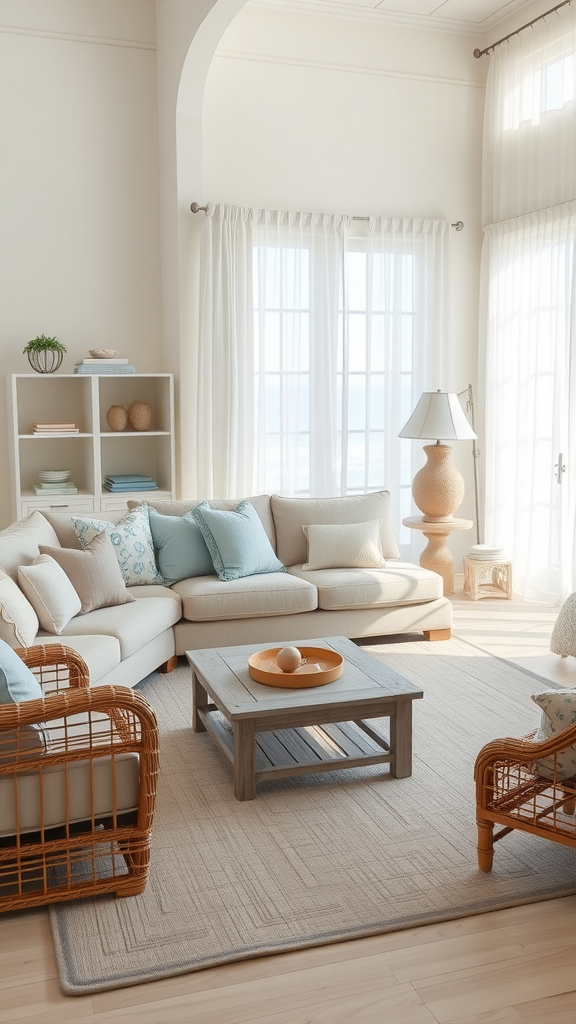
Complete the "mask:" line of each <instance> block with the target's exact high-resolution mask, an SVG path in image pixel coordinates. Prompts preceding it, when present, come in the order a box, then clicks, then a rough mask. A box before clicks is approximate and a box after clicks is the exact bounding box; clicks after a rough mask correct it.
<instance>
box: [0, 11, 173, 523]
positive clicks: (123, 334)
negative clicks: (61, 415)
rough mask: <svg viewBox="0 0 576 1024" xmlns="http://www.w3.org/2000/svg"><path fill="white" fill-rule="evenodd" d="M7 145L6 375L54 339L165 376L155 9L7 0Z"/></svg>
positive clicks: (1, 276)
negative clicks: (28, 347)
mask: <svg viewBox="0 0 576 1024" xmlns="http://www.w3.org/2000/svg"><path fill="white" fill-rule="evenodd" d="M0 138H1V139H2V158H1V160H0V237H1V239H2V244H1V246H0V281H1V285H0V288H1V299H0V352H1V356H2V370H3V373H4V374H6V373H12V372H27V371H28V370H29V369H30V368H29V365H28V362H27V359H26V356H24V355H22V348H23V347H24V345H25V343H26V342H27V341H28V340H29V339H30V338H32V337H34V336H35V335H36V334H40V333H44V334H48V335H56V336H57V337H58V338H59V339H60V340H61V341H62V342H63V343H64V344H65V345H66V346H67V349H68V353H67V356H66V357H65V361H64V364H63V367H62V369H63V371H67V372H71V371H72V368H73V364H74V362H75V361H76V360H78V359H80V358H82V357H83V356H85V355H87V354H88V349H89V348H92V347H96V346H106V347H108V346H111V347H113V348H118V349H119V350H120V352H121V354H122V355H124V356H127V357H129V358H130V359H131V360H133V361H134V363H135V364H136V368H137V369H138V370H142V371H146V370H150V371H152V370H161V369H163V355H162V339H161V305H162V303H161V286H160V241H159V238H160V233H159V184H158V126H157V100H156V45H155V5H154V0H49V2H47V0H0ZM4 395H5V390H3V397H2V401H1V404H0V409H1V411H2V414H1V415H0V473H2V475H3V476H4V477H5V476H6V474H7V472H8V460H7V432H6V421H7V417H6V414H5V406H6V401H5V397H4ZM63 412H64V410H63ZM9 521H10V502H9V496H8V495H7V494H6V490H5V489H2V490H1V491H0V526H5V525H6V524H7V522H9Z"/></svg>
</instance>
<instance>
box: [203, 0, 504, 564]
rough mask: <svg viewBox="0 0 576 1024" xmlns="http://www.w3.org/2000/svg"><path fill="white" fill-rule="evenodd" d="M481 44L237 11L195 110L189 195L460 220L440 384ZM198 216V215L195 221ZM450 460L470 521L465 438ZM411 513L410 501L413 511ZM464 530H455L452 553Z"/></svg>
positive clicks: (470, 292) (471, 279)
mask: <svg viewBox="0 0 576 1024" xmlns="http://www.w3.org/2000/svg"><path fill="white" fill-rule="evenodd" d="M483 44H484V40H483V39H478V38H471V37H469V36H465V35H458V34H447V33H439V32H424V31H417V30H413V29H407V28H399V27H395V26H391V25H389V24H388V25H384V24H382V23H377V22H376V21H374V22H366V21H353V20H346V19H344V18H335V17H325V16H318V15H305V14H302V13H298V12H294V13H292V12H290V11H289V10H286V9H274V10H272V9H268V8H265V7H258V6H256V5H254V6H251V5H248V6H246V7H245V8H244V9H243V10H242V11H241V12H240V13H239V14H238V15H237V16H236V18H235V19H234V21H233V22H232V24H231V25H230V27H229V29H228V30H227V32H226V33H225V35H224V36H223V38H222V39H221V42H220V45H219V47H218V50H217V51H216V56H215V58H214V60H213V62H212V65H211V67H210V71H209V75H208V79H207V84H206V91H205V97H204V109H203V148H204V194H203V195H202V196H195V197H193V198H195V199H197V200H198V201H202V200H206V199H209V200H210V201H213V202H231V203H237V204H241V205H244V204H245V205H248V206H258V207H269V208H280V209H297V210H315V211H328V212H347V213H351V214H358V215H366V214H384V215H394V216H407V217H429V218H438V219H443V220H448V221H450V222H454V221H458V220H462V221H464V224H465V227H464V230H463V231H462V232H459V233H456V232H455V233H454V236H453V252H454V310H453V313H454V336H455V343H456V352H455V366H454V377H453V381H452V382H443V381H439V382H438V384H437V386H438V387H449V388H451V387H455V388H456V390H458V391H460V390H463V389H464V388H466V386H467V384H468V383H469V382H472V383H474V384H476V379H477V372H476V371H477V336H478V281H479V263H480V249H481V244H482V232H481V227H480V182H481V142H482V122H483V107H484V82H485V75H486V70H487V64H486V62H485V61H482V60H476V59H475V58H474V57H473V54H472V51H473V50H474V47H475V46H482V45H483ZM198 216H199V217H200V216H202V215H201V214H199V215H198ZM455 462H456V464H457V465H458V467H459V468H460V471H461V472H462V473H463V475H464V476H465V479H466V483H467V493H466V497H465V501H464V504H463V505H462V506H461V509H460V512H459V514H460V515H464V516H466V517H470V518H474V513H473V485H472V458H471V452H470V446H469V445H468V444H466V445H464V444H463V445H462V446H461V447H460V448H459V447H457V450H456V452H455ZM414 511H415V513H417V509H415V510H414ZM475 539H476V537H475V534H474V536H473V535H472V533H470V534H462V535H460V536H454V537H453V538H452V540H451V549H452V550H453V551H454V552H455V554H456V555H457V556H458V557H461V554H462V552H465V551H466V550H467V549H468V548H469V547H470V544H471V543H472V542H475Z"/></svg>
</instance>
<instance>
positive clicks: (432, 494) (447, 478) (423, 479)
mask: <svg viewBox="0 0 576 1024" xmlns="http://www.w3.org/2000/svg"><path fill="white" fill-rule="evenodd" d="M424 451H425V452H426V459H427V461H426V465H425V466H423V467H422V469H420V470H418V472H417V473H416V476H415V477H414V480H413V481H412V496H413V498H414V502H415V504H416V506H417V508H419V509H420V511H421V512H422V513H423V515H424V520H425V521H426V522H428V523H442V522H449V521H450V520H451V519H452V516H453V513H454V512H455V511H456V509H457V508H458V506H459V505H460V503H461V502H462V498H463V497H464V480H463V479H462V476H461V474H460V473H459V472H458V470H457V469H455V468H454V466H453V465H452V462H451V456H452V448H451V446H450V445H449V444H427V445H424Z"/></svg>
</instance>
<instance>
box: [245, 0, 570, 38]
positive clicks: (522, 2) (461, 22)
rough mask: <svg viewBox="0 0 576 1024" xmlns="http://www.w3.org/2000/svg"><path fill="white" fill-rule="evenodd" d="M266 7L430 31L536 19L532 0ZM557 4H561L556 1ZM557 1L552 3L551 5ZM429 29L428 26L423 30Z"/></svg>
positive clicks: (348, 1) (310, 2)
mask: <svg viewBox="0 0 576 1024" xmlns="http://www.w3.org/2000/svg"><path fill="white" fill-rule="evenodd" d="M255 2H256V3H260V4H262V5H264V6H283V7H284V6H286V7H288V6H293V7H298V8H300V9H301V10H304V9H306V8H309V9H311V10H314V11H315V12H316V13H318V12H320V11H325V13H332V14H338V13H341V14H343V15H347V16H352V17H354V15H356V16H357V17H360V18H362V19H364V18H365V17H370V16H372V17H373V18H378V17H383V18H391V19H393V20H394V19H398V18H407V19H412V18H413V19H415V20H418V21H420V22H421V20H424V21H425V22H427V23H428V27H429V28H435V27H437V28H441V27H448V26H450V27H452V28H454V29H456V30H458V29H460V30H464V29H466V28H467V27H468V28H470V29H471V30H473V31H474V30H476V31H477V30H479V29H480V30H486V29H489V28H491V27H492V26H493V25H497V24H498V22H500V21H503V20H504V19H506V18H509V17H511V16H512V17H513V16H514V15H518V17H519V18H520V15H521V12H522V11H523V10H524V12H525V14H526V17H525V18H524V19H523V20H524V21H528V20H529V19H530V17H531V16H532V17H533V16H534V15H533V14H531V11H533V9H534V2H533V0H290V2H289V3H288V2H287V0H255ZM555 2H558V0H555ZM553 4H554V0H551V5H553ZM424 27H426V26H424Z"/></svg>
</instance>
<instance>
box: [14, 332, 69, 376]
mask: <svg viewBox="0 0 576 1024" xmlns="http://www.w3.org/2000/svg"><path fill="white" fill-rule="evenodd" d="M22 351H23V352H25V353H26V355H27V356H28V362H29V363H30V366H31V367H32V369H33V370H36V371H37V373H54V371H55V370H57V369H58V367H59V366H61V364H62V359H63V357H64V353H65V351H66V346H65V345H63V344H62V342H61V341H58V338H47V337H46V335H45V334H39V335H38V337H37V338H32V340H31V341H29V342H28V344H27V345H25V347H24V348H23V349H22Z"/></svg>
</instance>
